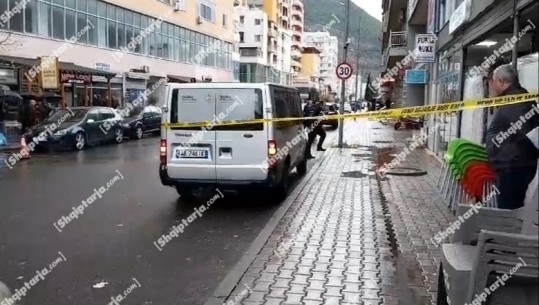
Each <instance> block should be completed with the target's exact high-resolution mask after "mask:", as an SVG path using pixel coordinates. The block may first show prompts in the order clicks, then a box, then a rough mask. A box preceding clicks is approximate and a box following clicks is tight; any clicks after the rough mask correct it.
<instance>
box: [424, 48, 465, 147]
mask: <svg viewBox="0 0 539 305" xmlns="http://www.w3.org/2000/svg"><path fill="white" fill-rule="evenodd" d="M462 54H463V53H462V48H461V45H460V43H457V44H455V45H453V47H451V48H450V49H448V50H445V51H442V52H440V53H438V61H437V73H436V90H437V92H436V101H437V103H438V104H444V103H451V102H458V101H460V100H461V99H462V94H461V93H462V92H461V81H462V61H463V55H462ZM432 123H433V126H431V128H430V130H432V131H433V133H434V136H433V140H434V142H433V143H429V147H430V148H431V149H432V150H433V151H434V152H435V153H436V154H437V155H438V156H439V157H440V158H441V157H443V155H444V153H445V152H446V151H447V146H448V144H449V142H451V141H452V140H454V139H456V138H458V137H460V116H459V114H458V113H455V112H452V113H438V114H435V115H433V121H432Z"/></svg>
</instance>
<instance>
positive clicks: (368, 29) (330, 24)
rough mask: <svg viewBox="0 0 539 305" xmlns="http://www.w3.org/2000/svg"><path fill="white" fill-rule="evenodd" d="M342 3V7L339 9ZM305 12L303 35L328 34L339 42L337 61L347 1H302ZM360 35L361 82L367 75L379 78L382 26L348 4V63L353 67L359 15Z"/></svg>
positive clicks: (344, 23) (354, 6)
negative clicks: (305, 33) (312, 33)
mask: <svg viewBox="0 0 539 305" xmlns="http://www.w3.org/2000/svg"><path fill="white" fill-rule="evenodd" d="M341 3H344V4H345V5H342V4H341ZM303 4H304V8H305V31H307V32H316V31H324V30H326V31H328V32H329V33H330V34H331V35H334V36H337V37H338V38H339V58H342V52H343V43H344V40H345V39H344V36H345V31H346V15H347V14H346V0H303ZM360 14H361V33H360V39H359V40H360V41H361V44H360V46H359V72H360V75H362V77H363V79H366V77H367V74H368V73H371V74H372V75H378V74H379V73H380V65H381V61H382V53H381V48H382V43H381V40H380V39H381V37H382V22H381V21H380V20H378V19H376V18H374V17H372V16H371V15H369V14H367V12H365V11H364V10H362V9H361V8H359V7H358V6H357V5H355V4H354V3H353V2H350V27H349V33H348V34H349V38H350V42H351V43H350V47H349V48H348V61H349V62H350V63H352V64H353V66H355V63H356V59H357V52H356V51H355V50H358V43H357V42H358V30H359V24H360V23H359V15H360Z"/></svg>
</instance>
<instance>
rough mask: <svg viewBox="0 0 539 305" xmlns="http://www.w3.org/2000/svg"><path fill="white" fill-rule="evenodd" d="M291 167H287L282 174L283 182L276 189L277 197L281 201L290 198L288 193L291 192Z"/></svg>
mask: <svg viewBox="0 0 539 305" xmlns="http://www.w3.org/2000/svg"><path fill="white" fill-rule="evenodd" d="M288 172H289V165H288V164H287V165H285V166H284V168H283V171H282V173H281V181H280V182H279V184H278V185H277V187H276V191H277V197H278V199H279V200H284V199H285V198H286V196H288V191H289V190H290V179H289V175H288Z"/></svg>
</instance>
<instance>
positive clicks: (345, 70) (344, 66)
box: [336, 62, 352, 79]
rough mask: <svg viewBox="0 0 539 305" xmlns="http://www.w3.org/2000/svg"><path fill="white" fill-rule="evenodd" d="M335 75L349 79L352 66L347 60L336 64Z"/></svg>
mask: <svg viewBox="0 0 539 305" xmlns="http://www.w3.org/2000/svg"><path fill="white" fill-rule="evenodd" d="M336 72H337V77H338V78H340V79H349V78H350V77H351V76H352V66H351V65H350V64H349V63H347V62H342V63H340V64H339V65H338V66H337V70H336Z"/></svg>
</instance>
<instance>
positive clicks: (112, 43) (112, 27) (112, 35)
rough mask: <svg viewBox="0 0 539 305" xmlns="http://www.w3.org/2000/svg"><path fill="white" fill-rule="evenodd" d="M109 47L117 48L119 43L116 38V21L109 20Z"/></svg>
mask: <svg viewBox="0 0 539 305" xmlns="http://www.w3.org/2000/svg"><path fill="white" fill-rule="evenodd" d="M107 33H108V34H107V38H108V42H107V47H109V48H111V49H117V48H118V43H117V40H116V22H114V21H108V22H107Z"/></svg>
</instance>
